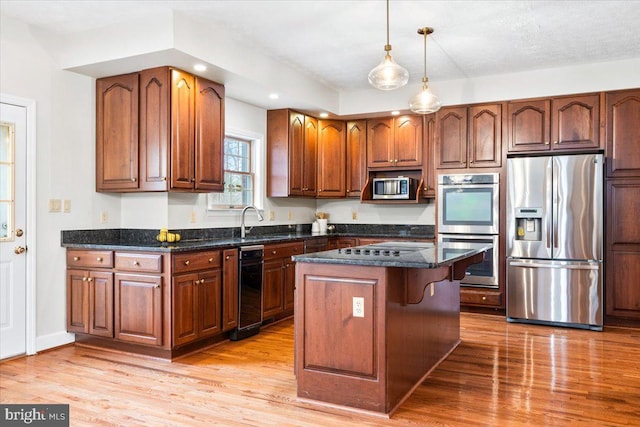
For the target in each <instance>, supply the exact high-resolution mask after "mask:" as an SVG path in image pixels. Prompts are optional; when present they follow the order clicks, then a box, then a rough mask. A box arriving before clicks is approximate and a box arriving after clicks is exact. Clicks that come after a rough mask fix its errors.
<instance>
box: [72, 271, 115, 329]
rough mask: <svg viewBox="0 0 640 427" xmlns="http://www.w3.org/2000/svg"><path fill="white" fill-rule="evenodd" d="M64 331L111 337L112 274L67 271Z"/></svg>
mask: <svg viewBox="0 0 640 427" xmlns="http://www.w3.org/2000/svg"><path fill="white" fill-rule="evenodd" d="M67 330H68V331H69V332H80V333H85V334H92V335H97V336H101V337H109V338H112V337H113V273H110V272H103V271H90V270H75V269H70V270H67Z"/></svg>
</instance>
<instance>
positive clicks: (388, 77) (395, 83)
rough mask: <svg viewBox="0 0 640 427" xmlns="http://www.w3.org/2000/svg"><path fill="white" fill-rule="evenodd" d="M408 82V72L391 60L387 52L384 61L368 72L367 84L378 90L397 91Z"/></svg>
mask: <svg viewBox="0 0 640 427" xmlns="http://www.w3.org/2000/svg"><path fill="white" fill-rule="evenodd" d="M408 81H409V72H408V71H407V69H406V68H404V67H403V66H402V65H399V64H398V63H397V62H396V61H394V60H393V58H392V57H391V55H390V54H389V52H387V54H386V55H385V56H384V60H383V61H382V62H381V63H380V64H378V65H377V66H376V67H375V68H374V69H373V70H371V71H370V72H369V83H371V86H373V87H375V88H376V89H380V90H393V89H398V88H399V87H402V86H404V85H406V84H407V82H408Z"/></svg>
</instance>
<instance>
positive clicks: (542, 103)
mask: <svg viewBox="0 0 640 427" xmlns="http://www.w3.org/2000/svg"><path fill="white" fill-rule="evenodd" d="M550 109H551V101H550V100H548V99H542V100H539V101H519V102H509V103H507V129H508V132H509V135H508V139H509V151H510V152H519V151H540V150H542V151H544V150H549V149H551V144H549V138H550V137H551V135H550V129H551V128H550V113H549V111H550Z"/></svg>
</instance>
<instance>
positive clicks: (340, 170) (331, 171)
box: [317, 120, 347, 198]
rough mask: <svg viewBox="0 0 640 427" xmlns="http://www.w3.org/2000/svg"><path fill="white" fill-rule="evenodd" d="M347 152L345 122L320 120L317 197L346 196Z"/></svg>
mask: <svg viewBox="0 0 640 427" xmlns="http://www.w3.org/2000/svg"><path fill="white" fill-rule="evenodd" d="M346 154H347V152H346V124H345V122H344V121H342V120H318V167H317V171H318V194H317V197H331V198H338V197H345V195H346V174H345V169H346V163H347V161H346Z"/></svg>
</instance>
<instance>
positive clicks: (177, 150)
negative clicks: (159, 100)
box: [171, 69, 195, 190]
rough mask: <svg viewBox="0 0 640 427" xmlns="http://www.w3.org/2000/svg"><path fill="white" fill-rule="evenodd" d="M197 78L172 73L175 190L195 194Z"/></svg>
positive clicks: (180, 72)
mask: <svg viewBox="0 0 640 427" xmlns="http://www.w3.org/2000/svg"><path fill="white" fill-rule="evenodd" d="M194 98H195V82H194V77H193V76H192V75H190V74H187V73H185V72H183V71H180V70H175V69H172V70H171V188H172V189H184V190H191V189H193V188H194V183H195V172H194V169H195V163H194V144H195V143H194V141H195V139H194V128H195V114H194V109H195V99H194Z"/></svg>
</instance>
